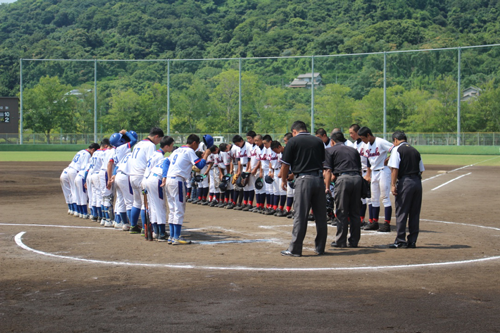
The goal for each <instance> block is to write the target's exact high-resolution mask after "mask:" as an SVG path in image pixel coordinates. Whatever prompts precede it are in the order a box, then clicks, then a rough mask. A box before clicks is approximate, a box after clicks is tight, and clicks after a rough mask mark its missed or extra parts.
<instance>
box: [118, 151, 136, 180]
mask: <svg viewBox="0 0 500 333" xmlns="http://www.w3.org/2000/svg"><path fill="white" fill-rule="evenodd" d="M131 158H132V152H128V153H127V154H125V156H124V157H123V158H122V159H121V161H120V162H118V164H117V166H118V170H117V171H121V172H123V173H124V174H126V175H128V173H129V172H130V163H128V161H130V159H131Z"/></svg>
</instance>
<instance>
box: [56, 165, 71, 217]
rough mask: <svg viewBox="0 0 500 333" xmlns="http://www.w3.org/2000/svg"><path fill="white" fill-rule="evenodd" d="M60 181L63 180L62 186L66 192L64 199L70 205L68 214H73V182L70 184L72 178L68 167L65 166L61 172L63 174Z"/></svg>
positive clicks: (64, 192)
mask: <svg viewBox="0 0 500 333" xmlns="http://www.w3.org/2000/svg"><path fill="white" fill-rule="evenodd" d="M59 181H60V182H61V188H62V191H63V194H64V200H65V201H66V204H67V205H68V215H73V214H74V211H73V209H74V207H73V205H72V203H71V184H70V178H69V175H68V167H66V168H64V170H63V171H62V172H61V176H60V177H59Z"/></svg>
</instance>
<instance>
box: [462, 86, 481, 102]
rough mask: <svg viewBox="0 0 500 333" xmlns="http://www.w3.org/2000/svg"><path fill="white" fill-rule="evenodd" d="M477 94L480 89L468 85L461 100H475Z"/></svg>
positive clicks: (479, 92) (479, 93)
mask: <svg viewBox="0 0 500 333" xmlns="http://www.w3.org/2000/svg"><path fill="white" fill-rule="evenodd" d="M479 95H481V89H480V88H476V87H472V86H470V87H469V88H467V89H465V90H464V92H463V94H462V99H461V101H462V102H468V101H471V100H475V99H477V98H478V97H479Z"/></svg>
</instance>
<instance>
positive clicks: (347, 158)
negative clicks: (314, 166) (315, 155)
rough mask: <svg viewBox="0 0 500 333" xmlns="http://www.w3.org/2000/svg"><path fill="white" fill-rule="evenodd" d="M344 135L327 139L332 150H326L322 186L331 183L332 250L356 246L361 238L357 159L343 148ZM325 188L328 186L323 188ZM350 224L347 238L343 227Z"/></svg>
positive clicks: (356, 153) (352, 152)
mask: <svg viewBox="0 0 500 333" xmlns="http://www.w3.org/2000/svg"><path fill="white" fill-rule="evenodd" d="M345 141H346V140H345V138H344V134H342V132H334V133H332V136H331V145H332V147H330V148H327V149H326V157H325V165H324V167H325V186H328V185H329V184H330V182H331V181H332V180H335V191H334V192H335V193H334V195H333V198H334V200H335V206H336V207H337V209H336V213H337V218H338V220H339V221H340V222H339V223H337V235H336V236H335V242H333V243H332V246H334V247H346V246H347V242H349V246H351V247H358V243H359V239H360V237H361V220H360V217H359V212H360V209H361V157H360V156H359V153H358V151H357V150H356V149H355V148H352V147H348V146H346V145H344V142H345ZM327 188H328V187H327ZM349 223H350V225H351V229H350V234H351V235H350V237H349V239H347V228H348V226H349Z"/></svg>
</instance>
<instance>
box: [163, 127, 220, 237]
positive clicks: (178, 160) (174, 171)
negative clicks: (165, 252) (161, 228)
mask: <svg viewBox="0 0 500 333" xmlns="http://www.w3.org/2000/svg"><path fill="white" fill-rule="evenodd" d="M199 144H200V138H199V137H198V136H197V135H195V134H191V135H190V136H188V138H187V141H186V145H185V146H182V147H180V148H178V149H176V150H175V151H174V152H173V153H172V154H171V155H170V156H169V160H170V166H169V168H168V173H167V175H166V179H165V186H166V188H167V200H168V208H169V209H170V214H169V220H168V224H169V228H170V238H171V243H172V245H183V244H190V243H191V241H189V240H185V239H183V238H181V228H182V223H183V222H184V212H185V208H186V181H187V179H189V177H190V173H191V169H192V167H193V165H196V167H197V168H198V169H200V170H201V169H203V167H204V166H205V165H206V159H207V157H208V156H209V155H210V150H208V149H207V150H206V151H205V152H204V153H203V158H201V159H200V158H198V156H196V154H195V150H196V149H197V148H198V146H199Z"/></svg>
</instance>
